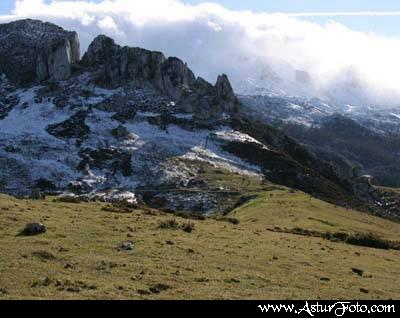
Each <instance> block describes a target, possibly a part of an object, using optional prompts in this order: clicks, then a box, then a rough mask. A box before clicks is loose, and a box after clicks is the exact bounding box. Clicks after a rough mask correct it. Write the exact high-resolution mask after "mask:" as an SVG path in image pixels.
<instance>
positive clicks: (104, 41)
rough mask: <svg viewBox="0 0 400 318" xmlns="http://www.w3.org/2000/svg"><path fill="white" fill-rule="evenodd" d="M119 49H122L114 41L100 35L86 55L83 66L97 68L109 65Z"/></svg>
mask: <svg viewBox="0 0 400 318" xmlns="http://www.w3.org/2000/svg"><path fill="white" fill-rule="evenodd" d="M119 49H120V47H119V46H118V45H117V44H115V42H114V40H113V39H111V38H109V37H107V36H105V35H98V36H97V37H96V38H95V39H94V40H93V41H92V43H91V44H90V45H89V48H88V50H87V52H86V53H85V54H84V56H83V58H82V64H83V65H85V66H88V67H95V66H100V65H104V64H106V63H109V62H111V61H112V58H113V56H114V55H115V54H116V52H117V51H118V50H119Z"/></svg>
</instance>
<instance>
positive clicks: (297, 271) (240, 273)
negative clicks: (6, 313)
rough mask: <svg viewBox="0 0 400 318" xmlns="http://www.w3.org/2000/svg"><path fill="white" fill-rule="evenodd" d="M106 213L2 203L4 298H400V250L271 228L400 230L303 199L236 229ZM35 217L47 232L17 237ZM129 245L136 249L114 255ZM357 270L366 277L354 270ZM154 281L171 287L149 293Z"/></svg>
mask: <svg viewBox="0 0 400 318" xmlns="http://www.w3.org/2000/svg"><path fill="white" fill-rule="evenodd" d="M102 206H104V205H103V204H100V203H82V204H66V203H53V202H52V200H51V199H48V200H47V201H37V202H32V201H19V200H15V199H13V198H10V197H7V196H0V298H12V299H15V298H55V299H69V298H73V299H75V298H85V299H86V298H106V299H111V298H116V299H145V298H146V299H156V298H161V299H165V298H166V299H171V298H174V299H175V298H177V299H188V298H190V299H193V298H196V299H197V298H211V299H226V298H227V299H236V298H247V299H259V298H261V299H265V298H278V299H286V298H309V299H310V298H312V299H316V298H338V299H341V298H354V299H357V298H363V299H365V298H367V299H369V298H374V299H377V298H384V299H386V298H397V299H398V298H400V251H393V250H378V249H372V248H366V247H357V246H352V245H347V244H343V243H333V242H330V241H326V240H323V239H320V238H312V237H306V236H297V235H292V234H285V233H274V232H271V231H269V230H268V229H269V228H271V227H276V226H279V227H281V228H288V229H290V228H293V227H301V228H304V229H312V230H318V231H333V232H334V231H345V232H352V231H360V232H375V233H377V234H379V235H381V236H383V237H384V238H386V239H391V240H396V239H397V238H398V233H399V231H400V224H396V223H392V222H390V221H387V220H383V219H379V218H376V217H373V216H369V215H365V214H362V213H358V212H354V211H350V210H349V211H346V210H345V209H342V208H335V207H334V206H332V205H330V204H327V203H324V202H321V201H318V200H316V199H311V200H310V197H309V196H307V195H305V194H303V193H301V192H295V193H291V192H290V191H287V190H285V189H281V190H274V191H270V192H263V193H262V194H261V196H260V198H259V199H256V200H253V201H251V202H249V203H248V204H246V205H245V206H243V207H241V208H239V209H237V210H236V211H234V212H233V213H232V216H233V217H235V218H237V219H239V220H240V224H238V225H234V224H231V223H228V222H222V221H216V220H212V219H209V220H205V221H190V222H193V223H194V224H195V230H194V232H192V233H185V232H184V231H182V230H180V229H178V230H164V229H159V228H158V225H159V223H160V222H161V221H163V220H168V219H171V218H172V216H171V215H167V214H163V213H158V212H157V213H149V212H146V211H140V210H137V211H134V212H133V213H130V214H118V213H111V212H105V211H102V210H101V207H102ZM175 219H176V220H177V221H178V222H179V223H185V222H189V220H186V219H182V218H179V217H175ZM38 220H40V221H42V222H43V223H44V224H46V225H47V227H48V232H47V233H46V234H43V235H40V236H35V237H22V236H17V235H18V232H19V231H20V230H21V229H22V228H23V227H24V225H25V224H26V223H27V222H30V221H38ZM128 235H130V236H132V237H131V238H129V237H127V236H128ZM127 239H129V240H132V241H134V244H135V247H134V250H133V251H128V252H119V251H117V248H116V247H117V246H118V244H119V243H120V242H121V241H124V240H127ZM167 241H171V242H173V243H174V245H170V244H171V242H170V244H167ZM43 251H44V252H48V253H50V255H46V254H45V253H43ZM35 252H39V254H43V255H44V256H45V257H47V258H49V256H50V258H51V256H54V259H50V260H46V259H43V258H41V257H38V256H35V255H34V254H35ZM36 254H37V253H36ZM66 264H69V265H72V267H73V268H65V265H66ZM67 267H68V266H67ZM354 267H356V268H359V269H362V270H364V271H365V273H364V276H363V277H360V276H358V275H357V274H355V273H353V272H352V270H351V269H352V268H354ZM46 278H48V279H46ZM321 278H326V279H329V280H328V281H326V280H321ZM57 281H58V282H57ZM35 283H36V285H37V286H36V287H32V285H35ZM157 284H163V285H167V286H169V289H167V290H164V291H161V292H160V293H158V294H155V293H150V294H146V293H149V289H151V287H154V286H156V285H157ZM361 288H363V289H367V290H368V291H369V293H368V294H366V293H363V292H361V291H360V289H361ZM161 289H162V288H161Z"/></svg>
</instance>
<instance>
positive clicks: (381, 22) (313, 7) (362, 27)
mask: <svg viewBox="0 0 400 318" xmlns="http://www.w3.org/2000/svg"><path fill="white" fill-rule="evenodd" d="M46 1H47V0H46ZM92 1H94V2H100V1H101V0H92ZM14 2H15V0H1V5H0V14H7V13H10V12H11V11H12V9H13V7H14ZM47 2H49V1H47ZM183 2H185V3H188V4H198V3H201V2H204V1H203V0H183ZM209 2H217V3H219V4H221V5H223V6H225V7H226V8H229V9H233V10H252V11H256V12H264V11H265V12H296V13H302V12H354V11H357V12H359V11H400V1H399V0H380V1H376V0H335V1H327V0H279V1H276V0H215V1H213V0H209ZM301 19H305V20H310V21H313V22H318V23H324V22H326V21H328V20H334V21H337V22H339V23H342V24H344V25H346V26H348V27H350V28H352V29H354V30H359V31H364V32H374V33H378V34H382V35H385V36H396V37H400V17H399V16H377V17H371V16H350V17H349V16H334V17H327V16H325V17H302V18H301Z"/></svg>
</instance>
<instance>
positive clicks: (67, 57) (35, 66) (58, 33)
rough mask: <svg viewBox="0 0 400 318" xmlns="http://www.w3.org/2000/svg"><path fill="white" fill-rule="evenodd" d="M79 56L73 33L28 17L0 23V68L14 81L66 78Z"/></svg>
mask: <svg viewBox="0 0 400 318" xmlns="http://www.w3.org/2000/svg"><path fill="white" fill-rule="evenodd" d="M79 58H80V45H79V39H78V35H77V33H76V32H69V31H65V30H64V29H62V28H60V27H58V26H56V25H54V24H51V23H43V22H41V21H37V20H30V19H27V20H20V21H15V22H11V23H7V24H0V71H1V72H2V73H4V74H5V75H6V76H7V78H8V79H9V80H11V81H12V82H14V83H16V84H23V85H27V84H32V83H35V82H41V81H45V80H51V81H60V80H65V79H67V78H69V77H70V75H71V65H72V64H74V63H77V62H78V61H79Z"/></svg>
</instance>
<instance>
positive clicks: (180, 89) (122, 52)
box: [81, 35, 239, 119]
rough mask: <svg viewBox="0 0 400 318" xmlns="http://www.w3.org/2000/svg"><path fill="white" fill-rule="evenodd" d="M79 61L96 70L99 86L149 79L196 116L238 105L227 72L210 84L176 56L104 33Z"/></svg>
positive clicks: (206, 116)
mask: <svg viewBox="0 0 400 318" xmlns="http://www.w3.org/2000/svg"><path fill="white" fill-rule="evenodd" d="M81 64H82V65H83V66H84V67H88V68H92V69H94V70H98V76H97V83H98V84H100V85H104V86H112V87H118V86H120V85H123V84H126V83H128V82H134V83H141V82H143V81H145V82H149V83H151V84H152V85H153V86H154V87H156V88H157V89H158V90H160V91H161V92H162V93H163V94H164V95H166V96H168V97H169V98H170V99H172V100H173V101H174V102H176V103H178V104H179V106H180V108H181V109H182V110H183V111H186V112H193V113H194V115H195V116H196V117H197V118H199V119H210V118H215V117H218V116H219V115H221V113H223V112H232V111H236V110H237V108H238V105H239V102H238V100H237V98H236V96H235V94H234V93H233V90H232V87H231V84H230V83H229V80H228V77H227V76H226V75H222V76H220V77H219V78H218V80H217V83H216V85H215V86H213V85H211V84H210V83H208V82H207V81H205V80H204V79H201V78H196V77H195V75H194V73H193V72H192V71H191V70H190V68H189V67H188V66H187V65H186V63H184V62H183V61H181V60H180V59H178V58H175V57H169V58H166V57H165V56H164V54H162V53H160V52H154V51H149V50H145V49H141V48H132V47H121V46H119V45H117V44H115V42H114V41H113V40H112V39H110V38H108V37H106V36H104V35H100V36H98V37H96V38H95V39H94V41H93V42H92V43H91V45H90V46H89V49H88V51H87V52H86V53H85V55H84V57H83V59H82V63H81Z"/></svg>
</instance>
